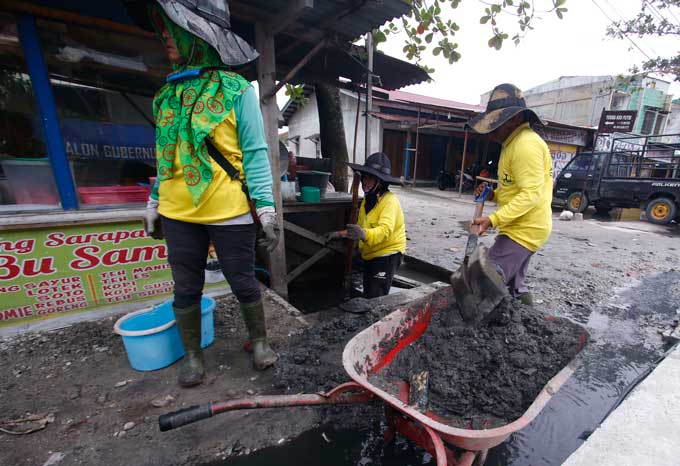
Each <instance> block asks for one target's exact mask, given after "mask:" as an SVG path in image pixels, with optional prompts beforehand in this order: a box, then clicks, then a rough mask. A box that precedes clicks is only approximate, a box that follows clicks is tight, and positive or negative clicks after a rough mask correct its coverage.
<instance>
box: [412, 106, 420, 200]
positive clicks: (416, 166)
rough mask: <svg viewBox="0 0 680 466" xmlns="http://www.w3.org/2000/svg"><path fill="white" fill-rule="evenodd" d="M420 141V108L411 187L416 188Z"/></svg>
mask: <svg viewBox="0 0 680 466" xmlns="http://www.w3.org/2000/svg"><path fill="white" fill-rule="evenodd" d="M419 140H420V107H418V122H417V123H416V156H415V160H414V162H413V187H414V188H415V186H416V175H417V174H418V149H419V148H418V141H419Z"/></svg>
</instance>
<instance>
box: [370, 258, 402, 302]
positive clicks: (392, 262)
mask: <svg viewBox="0 0 680 466" xmlns="http://www.w3.org/2000/svg"><path fill="white" fill-rule="evenodd" d="M362 262H363V269H364V297H365V298H377V297H378V296H385V295H386V294H388V293H389V292H390V287H391V286H392V280H393V279H394V274H395V273H396V272H397V269H398V268H399V266H400V265H401V253H397V254H392V255H389V256H385V257H376V258H375V259H371V260H368V261H362Z"/></svg>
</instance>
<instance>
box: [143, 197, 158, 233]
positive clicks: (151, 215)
mask: <svg viewBox="0 0 680 466" xmlns="http://www.w3.org/2000/svg"><path fill="white" fill-rule="evenodd" d="M160 218H161V215H160V214H159V213H158V201H155V200H153V199H149V202H147V204H146V211H144V217H143V221H144V231H145V232H146V235H147V236H150V237H152V238H154V239H163V232H162V231H156V224H158V225H160V222H159V220H160Z"/></svg>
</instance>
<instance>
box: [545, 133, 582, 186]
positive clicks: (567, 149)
mask: <svg viewBox="0 0 680 466" xmlns="http://www.w3.org/2000/svg"><path fill="white" fill-rule="evenodd" d="M548 148H549V149H550V156H551V157H552V168H553V180H555V179H557V175H559V174H560V172H561V171H562V170H563V169H564V167H566V166H567V164H568V163H569V162H570V161H571V159H572V158H574V156H575V155H576V153H577V152H578V147H576V146H573V145H570V144H555V143H553V142H549V143H548Z"/></svg>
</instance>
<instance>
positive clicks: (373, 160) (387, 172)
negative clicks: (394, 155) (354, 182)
mask: <svg viewBox="0 0 680 466" xmlns="http://www.w3.org/2000/svg"><path fill="white" fill-rule="evenodd" d="M348 165H349V166H350V167H351V168H352V170H355V171H358V172H360V173H367V174H369V175H373V176H375V177H376V178H379V179H381V180H383V181H384V182H385V183H392V184H401V180H400V179H399V178H395V177H393V176H392V164H391V163H390V158H389V157H388V156H387V155H385V154H384V153H382V152H376V153H374V154H371V155H369V156H368V159H366V163H364V164H363V165H359V164H358V163H350V164H348Z"/></svg>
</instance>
